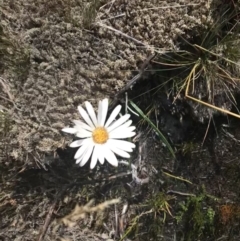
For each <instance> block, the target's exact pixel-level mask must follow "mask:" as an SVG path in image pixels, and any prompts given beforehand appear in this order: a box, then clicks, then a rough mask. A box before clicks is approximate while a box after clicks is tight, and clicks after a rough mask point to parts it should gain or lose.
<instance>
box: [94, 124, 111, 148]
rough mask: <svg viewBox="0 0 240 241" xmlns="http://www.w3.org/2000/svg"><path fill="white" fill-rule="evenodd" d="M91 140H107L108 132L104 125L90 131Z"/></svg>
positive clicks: (97, 141)
mask: <svg viewBox="0 0 240 241" xmlns="http://www.w3.org/2000/svg"><path fill="white" fill-rule="evenodd" d="M92 138H93V141H94V142H95V143H97V144H104V143H106V142H107V140H108V132H107V130H106V129H105V128H104V127H97V128H96V129H95V130H94V131H93V133H92Z"/></svg>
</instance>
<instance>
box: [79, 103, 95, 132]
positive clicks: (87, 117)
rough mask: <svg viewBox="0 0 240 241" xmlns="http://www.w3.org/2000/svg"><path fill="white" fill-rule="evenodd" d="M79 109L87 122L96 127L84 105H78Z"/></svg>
mask: <svg viewBox="0 0 240 241" xmlns="http://www.w3.org/2000/svg"><path fill="white" fill-rule="evenodd" d="M78 111H79V113H80V115H81V116H82V118H83V119H84V120H85V121H86V123H87V124H88V125H89V126H91V127H92V128H94V125H93V123H92V121H91V120H90V118H89V115H88V114H87V112H86V111H85V110H84V109H83V108H82V106H80V105H79V106H78Z"/></svg>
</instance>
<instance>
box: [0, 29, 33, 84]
mask: <svg viewBox="0 0 240 241" xmlns="http://www.w3.org/2000/svg"><path fill="white" fill-rule="evenodd" d="M16 39H17V38H16ZM29 67H30V55H29V50H28V49H26V48H25V47H22V45H21V43H19V42H18V41H17V40H15V39H14V37H13V36H10V34H9V33H7V32H6V31H5V30H4V29H3V27H2V26H1V25H0V73H3V72H5V71H7V70H10V71H11V73H13V74H14V76H17V77H18V80H23V79H25V78H26V76H27V75H28V71H29Z"/></svg>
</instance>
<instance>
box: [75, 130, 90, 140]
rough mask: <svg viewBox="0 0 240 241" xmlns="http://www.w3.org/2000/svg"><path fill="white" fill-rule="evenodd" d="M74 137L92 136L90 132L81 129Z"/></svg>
mask: <svg viewBox="0 0 240 241" xmlns="http://www.w3.org/2000/svg"><path fill="white" fill-rule="evenodd" d="M76 136H77V137H79V138H86V137H91V136H92V132H90V131H86V130H84V129H82V130H81V131H78V132H77V133H76Z"/></svg>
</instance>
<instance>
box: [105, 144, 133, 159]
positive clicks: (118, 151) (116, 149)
mask: <svg viewBox="0 0 240 241" xmlns="http://www.w3.org/2000/svg"><path fill="white" fill-rule="evenodd" d="M108 148H109V149H110V150H111V151H113V152H114V153H116V154H117V155H119V156H121V157H124V158H129V157H130V155H129V154H128V153H127V152H125V151H123V150H120V149H119V148H117V147H116V146H114V145H111V144H110V143H109V142H108Z"/></svg>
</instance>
